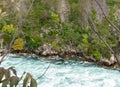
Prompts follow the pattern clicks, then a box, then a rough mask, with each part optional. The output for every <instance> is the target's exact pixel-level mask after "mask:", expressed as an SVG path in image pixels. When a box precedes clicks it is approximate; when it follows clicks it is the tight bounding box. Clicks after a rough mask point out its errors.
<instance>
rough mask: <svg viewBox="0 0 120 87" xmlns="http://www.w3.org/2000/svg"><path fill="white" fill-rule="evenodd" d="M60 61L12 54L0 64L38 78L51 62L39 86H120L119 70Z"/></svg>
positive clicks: (19, 73) (85, 63) (84, 63)
mask: <svg viewBox="0 0 120 87" xmlns="http://www.w3.org/2000/svg"><path fill="white" fill-rule="evenodd" d="M54 59H55V58H54ZM58 61H59V60H56V61H55V60H49V61H48V60H46V59H44V58H42V57H39V58H36V57H34V58H32V57H23V56H16V55H11V54H10V55H8V56H7V57H6V60H5V61H4V62H3V63H2V65H0V66H1V67H5V68H8V67H9V66H15V68H16V70H17V73H18V75H19V76H21V75H22V73H23V72H24V71H26V72H29V73H31V74H32V75H33V77H34V78H35V79H37V78H38V77H39V76H41V75H42V74H43V73H44V71H45V70H46V68H47V67H48V66H49V64H50V63H51V65H50V67H49V69H48V70H47V72H46V73H45V75H44V76H43V77H41V78H40V79H37V83H38V87H120V80H119V77H120V72H119V71H117V70H107V69H104V68H100V67H98V66H96V65H93V64H90V63H88V62H77V61H66V60H64V63H59V64H58ZM56 63H57V64H56ZM19 85H20V84H19ZM20 87H22V86H20Z"/></svg>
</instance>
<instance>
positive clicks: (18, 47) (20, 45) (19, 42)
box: [12, 38, 25, 50]
mask: <svg viewBox="0 0 120 87" xmlns="http://www.w3.org/2000/svg"><path fill="white" fill-rule="evenodd" d="M24 45H25V42H24V40H23V39H22V38H18V39H16V40H15V41H14V44H13V47H12V48H13V49H14V50H23V49H24Z"/></svg>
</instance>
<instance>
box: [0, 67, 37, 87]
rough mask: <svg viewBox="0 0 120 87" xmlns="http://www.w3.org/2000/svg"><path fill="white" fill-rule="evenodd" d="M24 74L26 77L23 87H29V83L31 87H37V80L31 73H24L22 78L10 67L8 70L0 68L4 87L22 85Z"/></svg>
mask: <svg viewBox="0 0 120 87" xmlns="http://www.w3.org/2000/svg"><path fill="white" fill-rule="evenodd" d="M24 74H26V76H25V78H24V79H23V83H22V85H23V87H28V83H30V87H37V82H36V80H35V79H34V78H33V77H32V76H31V75H30V74H29V73H23V75H22V76H21V77H18V76H17V73H16V70H15V69H14V68H13V67H9V68H8V69H4V68H3V67H0V84H1V85H2V87H8V86H9V87H17V86H18V85H20V81H21V80H22V78H23V76H24Z"/></svg>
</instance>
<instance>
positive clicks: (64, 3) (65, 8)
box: [58, 0, 70, 23]
mask: <svg viewBox="0 0 120 87" xmlns="http://www.w3.org/2000/svg"><path fill="white" fill-rule="evenodd" d="M58 14H59V16H60V20H61V22H62V23H64V22H68V21H69V15H70V6H69V2H68V0H59V4H58Z"/></svg>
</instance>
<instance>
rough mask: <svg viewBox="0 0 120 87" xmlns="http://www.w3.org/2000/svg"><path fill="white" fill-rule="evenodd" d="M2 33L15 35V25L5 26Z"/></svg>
mask: <svg viewBox="0 0 120 87" xmlns="http://www.w3.org/2000/svg"><path fill="white" fill-rule="evenodd" d="M2 32H3V33H8V34H14V33H15V28H14V26H13V24H10V25H5V26H3V28H2Z"/></svg>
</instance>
